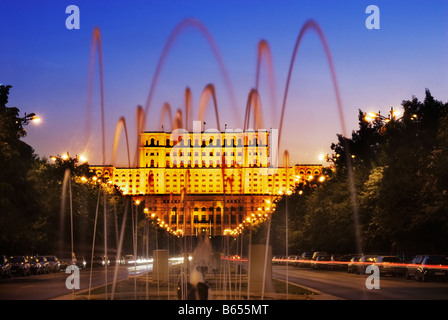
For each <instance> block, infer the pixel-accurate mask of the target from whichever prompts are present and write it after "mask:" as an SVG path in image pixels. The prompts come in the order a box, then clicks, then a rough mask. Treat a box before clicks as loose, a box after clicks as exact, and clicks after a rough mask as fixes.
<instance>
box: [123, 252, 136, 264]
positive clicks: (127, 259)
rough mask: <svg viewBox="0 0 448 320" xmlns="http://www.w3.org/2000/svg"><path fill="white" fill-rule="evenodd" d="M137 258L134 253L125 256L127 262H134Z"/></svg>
mask: <svg viewBox="0 0 448 320" xmlns="http://www.w3.org/2000/svg"><path fill="white" fill-rule="evenodd" d="M134 261H135V259H134V256H133V255H132V254H127V255H125V256H124V263H125V264H129V263H134Z"/></svg>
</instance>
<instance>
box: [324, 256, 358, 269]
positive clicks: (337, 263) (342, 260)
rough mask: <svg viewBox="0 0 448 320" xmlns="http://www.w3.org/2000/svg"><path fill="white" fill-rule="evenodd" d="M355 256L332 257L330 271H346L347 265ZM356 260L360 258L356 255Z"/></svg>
mask: <svg viewBox="0 0 448 320" xmlns="http://www.w3.org/2000/svg"><path fill="white" fill-rule="evenodd" d="M356 256H357V255H354V254H345V255H332V256H331V265H330V270H348V269H347V268H348V265H349V263H350V261H351V259H352V258H353V257H356ZM357 257H358V260H359V258H360V256H359V255H358V256H357Z"/></svg>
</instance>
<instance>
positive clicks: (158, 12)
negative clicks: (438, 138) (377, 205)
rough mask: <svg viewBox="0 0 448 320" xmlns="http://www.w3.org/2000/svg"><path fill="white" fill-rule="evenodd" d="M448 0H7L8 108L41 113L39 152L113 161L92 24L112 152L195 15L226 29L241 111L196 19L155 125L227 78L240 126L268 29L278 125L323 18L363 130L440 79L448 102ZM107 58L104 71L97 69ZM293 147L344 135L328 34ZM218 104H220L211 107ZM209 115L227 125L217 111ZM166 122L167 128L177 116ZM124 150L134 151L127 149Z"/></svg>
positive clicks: (291, 129)
mask: <svg viewBox="0 0 448 320" xmlns="http://www.w3.org/2000/svg"><path fill="white" fill-rule="evenodd" d="M71 4H74V5H77V6H78V7H79V10H80V29H79V30H68V29H67V28H66V27H65V20H66V18H67V17H68V14H66V13H65V8H66V7H67V6H68V5H71ZM370 4H375V5H377V6H378V7H379V9H380V29H379V30H368V29H366V27H365V20H366V18H367V17H368V14H366V13H365V9H366V7H367V6H368V5H370ZM447 6H448V3H447V2H446V1H437V0H433V1H423V0H422V1H394V0H388V1H363V0H351V1H342V0H327V1H324V0H315V1H298V0H296V1H292V0H290V1H289V0H288V1H287V0H282V1H271V0H258V1H248V0H243V1H233V0H231V1H188V0H187V1H186V0H183V1H161V0H160V1H132V2H129V3H126V4H125V3H124V2H123V1H114V0H113V1H79V0H72V1H68V0H67V1H60V0H58V1H56V0H54V1H50V0H47V1H9V2H7V3H3V4H2V10H1V12H0V34H1V39H2V49H1V55H0V57H1V59H0V83H2V84H10V85H12V86H13V88H12V89H11V92H10V100H9V106H16V107H18V108H20V110H21V112H22V113H23V112H27V113H30V112H36V113H38V114H39V115H40V116H41V118H42V123H41V124H40V125H38V126H34V125H30V126H29V127H28V137H27V138H26V139H25V141H26V142H27V143H29V144H30V145H31V146H33V147H34V148H35V151H36V153H37V154H38V155H39V156H42V157H43V156H50V155H54V154H62V153H65V152H67V151H68V152H70V154H72V155H75V154H78V155H79V154H82V153H87V156H88V158H89V159H90V162H91V163H99V162H100V161H101V131H100V128H101V122H100V113H99V110H100V107H99V85H98V72H96V73H95V85H94V89H93V90H94V97H93V108H94V109H93V112H92V115H91V117H92V118H91V121H92V126H93V128H92V135H93V136H92V139H91V140H90V144H89V145H88V146H87V145H86V137H85V122H86V119H87V117H88V116H89V115H88V114H87V111H86V105H87V79H88V69H89V60H90V46H91V41H92V33H93V28H94V27H95V26H97V27H99V28H100V30H101V36H102V45H103V51H102V53H103V59H104V61H103V62H104V85H105V108H106V122H107V125H106V130H107V131H106V140H107V143H106V150H107V152H106V161H107V160H109V159H110V149H111V146H112V141H113V133H114V130H115V126H116V123H117V121H118V119H119V118H120V117H121V116H124V117H126V120H127V124H128V130H129V133H130V135H132V138H131V148H134V147H135V142H134V141H135V139H134V135H135V131H136V127H135V113H136V107H137V105H144V104H145V103H146V99H147V97H148V92H149V88H150V86H151V83H152V80H153V76H154V72H155V69H156V66H157V63H158V61H159V58H160V55H161V53H162V50H163V47H164V45H165V43H166V41H167V40H168V38H169V36H170V34H171V32H172V31H173V29H174V28H175V27H176V26H177V25H178V24H179V23H180V22H181V21H183V20H184V19H186V18H195V19H197V20H199V21H200V22H201V23H202V24H203V25H204V26H205V27H206V28H207V30H208V31H209V33H210V34H211V35H212V36H213V39H214V41H215V43H216V44H217V46H218V47H219V51H220V53H221V56H222V58H223V60H224V62H225V65H226V69H227V71H228V74H229V76H230V78H231V83H232V88H233V91H234V93H235V98H236V102H237V107H238V109H239V113H237V114H236V113H235V112H234V109H233V108H232V106H231V100H230V99H229V91H228V88H227V87H226V85H225V83H224V81H223V75H222V73H221V71H220V69H219V67H218V64H217V62H216V59H215V56H214V55H213V53H212V50H211V49H210V46H209V45H208V43H207V41H206V40H205V38H204V37H203V35H202V34H201V33H199V32H197V30H195V29H193V28H189V29H185V30H183V32H182V33H181V34H180V35H179V37H178V38H177V39H176V41H175V42H174V44H173V46H172V48H171V50H170V52H169V54H168V55H167V57H166V61H165V64H164V65H163V69H162V72H161V74H160V77H159V79H158V82H157V86H156V90H155V93H154V97H153V100H152V103H151V107H150V114H149V115H148V124H147V127H146V129H147V130H157V129H159V128H160V123H159V118H160V110H161V107H162V105H163V103H164V102H168V103H170V105H171V107H172V109H173V110H174V111H175V110H177V109H178V108H183V103H184V102H183V96H184V91H185V88H186V87H187V86H188V87H190V88H191V90H192V93H193V103H194V108H195V112H194V114H196V112H197V107H198V104H199V99H200V95H201V93H202V90H203V89H204V87H205V86H206V85H207V84H208V83H213V84H214V85H215V87H216V92H217V100H218V105H219V112H220V118H221V126H223V125H224V123H227V124H228V126H229V127H232V128H240V127H241V126H242V118H243V117H244V108H245V106H246V100H247V96H248V93H249V91H250V89H252V88H253V87H254V85H255V71H256V54H257V44H258V42H259V41H260V40H261V39H265V40H266V41H268V43H269V46H270V50H271V52H272V56H273V66H274V70H275V87H276V102H275V105H274V106H272V105H271V96H270V93H269V90H268V89H269V86H268V83H269V82H268V73H267V72H266V70H267V69H266V68H265V67H263V68H262V74H261V75H262V78H261V82H260V96H261V99H262V108H263V117H264V122H265V127H266V128H277V127H278V120H279V118H280V107H281V102H282V99H283V93H284V90H285V84H286V77H287V73H288V69H289V65H290V61H291V55H292V52H293V48H294V44H295V42H296V39H297V36H298V34H299V32H300V29H301V28H302V26H303V25H304V23H305V22H306V21H307V20H309V19H313V20H315V21H316V22H317V23H318V24H319V25H320V27H321V29H322V30H323V32H324V34H325V37H326V39H327V42H328V44H329V47H330V50H331V54H332V58H333V62H334V65H335V69H336V74H337V79H338V84H339V89H340V93H341V97H342V102H343V107H344V113H345V121H346V124H347V128H348V130H349V131H351V130H353V129H356V128H357V115H358V109H362V110H364V111H378V110H381V111H382V112H383V113H386V112H387V111H388V110H389V109H390V107H391V106H399V105H400V104H401V101H402V100H405V99H411V98H412V96H417V97H418V98H420V99H423V97H424V92H425V88H429V89H430V90H431V92H432V94H433V96H434V97H435V98H436V99H439V100H442V101H447V100H448V99H447V90H446V88H447V87H448V83H447V77H446V74H447V71H448V70H447V61H448V50H447V31H448V28H447V22H446V21H447V14H448V10H447V9H448V8H447ZM97 70H98V68H97V69H96V71H97ZM290 85H291V87H290V92H289V95H288V103H287V107H286V114H285V120H284V126H283V133H282V145H281V150H280V152H283V149H287V150H288V151H289V153H290V155H291V159H292V161H293V162H302V163H303V162H308V163H309V162H313V163H314V162H319V161H318V158H317V157H318V154H320V153H328V152H330V148H329V147H330V145H331V142H335V141H336V134H337V133H341V125H340V122H339V120H338V115H337V112H336V99H335V94H334V90H333V84H332V82H331V77H330V72H329V68H328V64H327V61H326V59H325V54H324V52H323V50H322V44H321V43H320V41H319V40H318V37H317V36H316V34H315V33H314V32H309V33H307V34H306V36H305V38H304V40H303V42H302V44H301V47H300V49H299V52H298V55H297V58H296V63H295V66H294V69H293V76H292V79H291V84H290ZM209 110H210V111H211V110H212V108H211V105H210V106H209ZM207 127H216V125H215V121H214V114H213V113H212V112H208V113H207ZM165 128H166V127H165ZM124 158H125V157H122V159H124Z"/></svg>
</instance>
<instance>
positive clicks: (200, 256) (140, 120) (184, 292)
mask: <svg viewBox="0 0 448 320" xmlns="http://www.w3.org/2000/svg"><path fill="white" fill-rule="evenodd" d="M190 27H193V28H195V29H196V30H198V31H199V32H200V33H201V34H202V35H203V36H204V38H205V39H206V40H207V42H208V44H209V45H210V47H211V49H212V51H213V54H214V55H215V58H216V60H217V62H218V65H219V67H220V70H221V72H222V75H223V77H224V81H225V85H226V87H227V89H228V92H229V96H230V98H231V100H232V101H233V106H232V108H233V112H234V115H235V124H238V121H239V119H240V117H239V116H238V114H239V112H238V109H237V104H236V103H235V98H234V94H233V90H232V83H231V81H230V77H229V75H228V73H227V70H226V68H225V65H224V63H223V59H222V57H221V55H220V51H219V50H218V48H217V45H216V44H215V42H214V40H213V38H212V36H211V35H210V33H209V32H208V30H207V29H206V28H205V27H204V26H203V25H202V24H201V23H200V22H199V21H197V20H194V19H186V20H184V21H182V22H181V23H180V24H179V25H178V26H177V27H176V28H175V29H174V31H173V32H172V33H171V35H170V37H169V38H168V40H167V42H166V44H165V47H164V48H163V51H162V54H161V57H160V59H159V61H158V63H157V67H156V71H155V74H154V76H153V80H152V83H151V86H150V89H149V94H148V98H147V101H146V104H145V107H144V108H143V107H142V106H138V107H137V140H136V141H137V146H136V151H135V152H136V153H135V158H134V164H133V165H134V167H136V166H138V146H139V138H138V134H139V133H140V132H142V131H144V129H145V124H146V117H147V116H148V114H149V110H150V107H151V102H152V97H153V94H154V91H155V88H156V85H157V82H158V77H159V75H160V72H161V70H162V67H163V65H164V62H165V59H166V56H167V54H168V53H169V51H170V50H171V47H172V45H173V43H174V41H175V40H176V39H177V37H178V36H179V35H180V34H181V33H182V32H183V31H184V30H185V29H187V28H190ZM310 30H314V31H315V32H317V34H318V36H319V39H320V41H321V43H322V44H323V47H324V51H325V54H326V57H327V61H328V63H329V67H330V70H331V77H332V81H333V85H334V90H335V94H336V101H337V107H338V112H339V117H340V123H341V126H342V132H343V135H344V136H345V134H346V128H345V122H344V116H343V108H342V102H341V98H340V93H339V88H338V82H337V78H336V73H335V68H334V65H333V61H332V57H331V54H330V50H329V47H328V44H327V42H326V40H325V37H324V34H323V32H322V30H321V29H320V27H319V25H318V24H317V23H316V22H314V21H312V20H310V21H307V22H306V23H305V25H304V26H303V27H302V29H301V30H300V33H299V36H298V38H297V41H296V44H295V47H294V51H293V54H292V58H291V63H290V66H289V70H288V77H287V81H286V87H285V92H284V96H283V104H282V109H281V117H280V121H279V125H278V130H279V134H278V145H279V146H280V145H281V137H282V129H283V119H284V116H285V111H286V104H287V97H288V91H289V86H290V80H291V75H292V71H293V68H294V63H295V59H296V56H297V52H298V49H299V47H300V43H301V41H302V38H303V36H304V35H305V34H306V33H307V32H308V31H310ZM95 49H96V50H97V52H98V55H99V64H100V70H99V72H100V83H101V87H100V89H101V115H102V117H101V125H102V143H103V144H102V155H103V165H104V164H105V153H106V152H105V123H104V94H103V66H102V52H101V35H100V31H99V29H98V28H95V30H94V35H93V41H92V54H91V64H90V73H89V87H88V96H89V103H88V110H89V111H90V108H91V105H90V99H91V96H92V87H93V85H92V78H93V65H94V63H93V61H94V58H93V57H94V52H95ZM263 61H264V62H265V63H266V65H267V67H268V74H269V76H268V81H269V85H270V95H271V106H272V108H271V111H272V119H273V120H274V121H276V116H277V109H276V107H275V82H274V69H273V63H272V56H271V52H270V48H269V44H268V42H267V41H265V40H262V41H260V42H259V44H258V51H257V64H256V79H255V87H254V88H253V89H251V90H250V92H249V94H248V99H247V103H246V110H245V116H244V123H243V128H244V130H246V129H248V128H249V127H250V121H251V119H252V120H253V127H254V128H255V129H259V128H263V113H262V103H261V99H260V95H259V91H258V90H259V83H260V74H261V73H260V69H261V65H262V62H263ZM210 98H212V101H213V106H214V113H215V116H216V125H217V128H218V131H220V130H221V129H220V128H221V124H220V120H219V107H218V99H217V96H216V92H215V87H214V85H213V84H208V85H206V87H205V88H204V90H203V92H202V94H201V98H200V103H199V111H198V115H197V118H196V119H198V120H199V121H201V123H202V121H203V119H204V117H205V114H206V111H207V110H206V108H207V105H208V103H209V100H210ZM192 113H193V105H192V93H191V90H190V89H189V88H188V87H187V88H186V89H185V104H184V110H181V109H178V110H177V111H176V113H175V116H174V117H173V114H172V110H171V106H170V104H169V103H168V102H166V103H165V104H164V105H163V107H162V109H161V112H160V121H159V123H160V125H163V123H164V121H165V118H166V116H168V123H169V124H170V125H171V129H175V128H182V127H183V128H185V129H186V130H189V129H191V126H190V123H191V122H192V121H191V120H193V116H192ZM86 123H87V124H88V125H90V120H89V118H88V121H87V122H86ZM122 130H124V133H125V136H126V147H127V156H128V164H129V167H131V160H130V154H131V153H130V147H129V139H128V134H127V128H126V120H125V118H124V117H122V118H120V120H119V121H118V123H117V129H116V132H115V137H114V146H113V150H112V161H113V162H114V161H115V159H116V158H115V157H116V152H117V145H118V141H119V138H120V135H121V132H122ZM87 132H89V131H87ZM348 154H349V153H347V155H348ZM284 161H285V166H286V167H288V166H289V153H288V151H287V150H284ZM347 164H348V167H349V168H350V159H349V158H347ZM225 170H226V169H225V166H222V177H223V179H222V182H223V190H224V193H223V197H224V202H225V197H226V189H227V183H228V181H227V180H225V179H224V177H225ZM349 173H350V174H349V182H350V186H351V190H350V191H351V195H352V200H353V201H352V203H353V215H354V221H355V229H356V230H357V233H356V235H357V239H358V241H359V239H360V238H359V231H358V225H357V224H358V217H357V208H356V202H355V201H354V198H355V190H354V184H353V176H352V174H351V171H350V170H349ZM187 181H188V179H187ZM187 183H188V182H187ZM241 184H242V189H243V188H244V187H243V183H242V181H241ZM187 189H188V187H187V188H184V189H183V190H182V193H181V197H182V201H181V203H183V204H185V202H184V201H185V199H186V197H187V194H188V190H187ZM99 199H100V193H99V194H98V203H99ZM170 203H171V201H170ZM130 207H131V210H132V208H133V206H132V205H131V206H130ZM98 209H99V208H98V206H97V212H96V216H95V226H94V230H95V231H96V223H97V218H98ZM185 209H187V208H185ZM223 210H225V206H224V208H223ZM186 211H187V210H186ZM127 214H128V208H127V207H126V210H125V212H124V219H123V222H122V227H121V232H120V238H119V239H120V240H119V245H118V254H119V256H120V255H121V252H122V243H123V237H124V231H125V222H126V218H127ZM106 217H107V212H106V207H105V208H104V226H105V229H104V233H105V235H106V234H107V229H106V226H107V224H106ZM131 217H132V226H133V230H134V231H133V233H134V235H136V232H137V220H136V219H137V215H135V221H134V213H133V212H131ZM185 220H186V219H184V223H185ZM285 223H286V230H288V215H287V214H286V222H285ZM95 231H94V236H93V239H94V240H93V245H92V257H93V253H94V246H95ZM133 238H134V255H135V256H136V255H137V241H136V238H135V237H133ZM229 238H230V236H227V237H226V238H225V240H224V241H223V243H222V245H221V248H220V250H221V256H223V255H226V256H227V257H229V256H230V255H231V252H230V245H229ZM269 238H270V219H268V228H267V237H266V244H265V245H263V246H262V247H257V246H255V245H253V244H252V243H251V241H252V240H251V231H250V234H249V239H248V246H247V251H248V253H249V259H248V260H249V261H248V265H247V272H248V278H249V280H248V283H247V296H246V298H247V299H250V296H251V292H252V290H255V289H256V288H255V287H256V286H257V285H259V286H260V289H259V290H260V292H261V299H264V297H265V292H266V290H270V288H269V287H270V280H271V279H270V272H269V270H270V264H271V259H269V257H270V255H271V253H270V244H269ZM157 239H158V237H157V236H156V237H155V240H156V249H157V250H159V248H158V244H157ZM243 239H244V238H243V234H241V240H238V241H240V243H239V246H238V245H237V251H236V253H237V255H238V254H240V255H241V256H242V255H243ZM198 240H199V241H198V244H197V246H196V248H195V249H194V252H193V261H192V266H191V267H190V266H189V265H188V252H189V250H188V248H187V243H186V237H184V243H183V245H182V246H181V248H182V249H181V252H182V255H183V256H184V264H183V266H182V268H181V271H180V273H179V274H178V275H177V279H178V292H177V293H178V298H179V299H185V298H186V299H206V298H210V297H211V287H210V285H209V284H208V283H207V280H206V276H207V274H209V271H210V270H215V271H216V270H219V272H220V276H221V277H220V279H221V280H220V281H221V282H220V285H219V286H217V288H219V289H220V290H221V291H222V292H223V296H224V297H225V298H227V297H229V298H230V299H233V298H236V297H237V296H238V297H239V298H241V291H242V286H241V283H242V269H243V268H242V262H240V261H239V262H238V266H239V267H238V270H239V274H238V277H232V276H231V266H230V261H229V260H228V259H227V260H225V261H221V259H220V266H216V265H213V262H214V260H213V258H212V257H213V254H212V250H211V249H212V248H211V246H210V243H209V240H208V237H205V238H201V239H198ZM104 246H105V255H107V240H106V239H104ZM287 248H288V232H286V254H288V251H287V250H288V249H287ZM358 248H360V244H359V243H358ZM238 250H240V251H238ZM190 252H191V251H190ZM359 252H361V251H359ZM157 255H158V252H157ZM157 260H158V261H159V259H157ZM185 260H186V261H185ZM164 261H165V260H164ZM254 261H262V263H261V265H263V267H262V268H260V267H259V266H260V263H254ZM117 268H118V267H116V268H115V273H114V280H113V289H112V298H114V294H115V283H116V280H117V270H118V269H117ZM257 273H260V274H261V275H262V276H261V278H262V280H261V283H260V282H251V279H256V278H257V275H256V274H257ZM287 277H288V276H287ZM169 278H170V277H169V275H168V276H167V281H168V283H169V282H170V280H169ZM258 279H259V278H258ZM232 281H234V282H233V286H234V290H233V292H232ZM238 281H239V295H237V288H238ZM106 282H107V269H106ZM287 287H288V286H287ZM89 288H90V285H89ZM286 293H287V296H288V291H287V292H286ZM134 297H136V295H134ZM146 297H148V293H146ZM106 298H107V294H106Z"/></svg>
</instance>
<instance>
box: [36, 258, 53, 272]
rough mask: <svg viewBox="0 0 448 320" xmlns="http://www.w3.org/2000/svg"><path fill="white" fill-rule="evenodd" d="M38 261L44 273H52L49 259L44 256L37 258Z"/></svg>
mask: <svg viewBox="0 0 448 320" xmlns="http://www.w3.org/2000/svg"><path fill="white" fill-rule="evenodd" d="M36 259H37V260H39V262H40V264H41V266H42V273H50V263H49V262H48V260H47V258H45V257H44V256H37V257H36Z"/></svg>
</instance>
